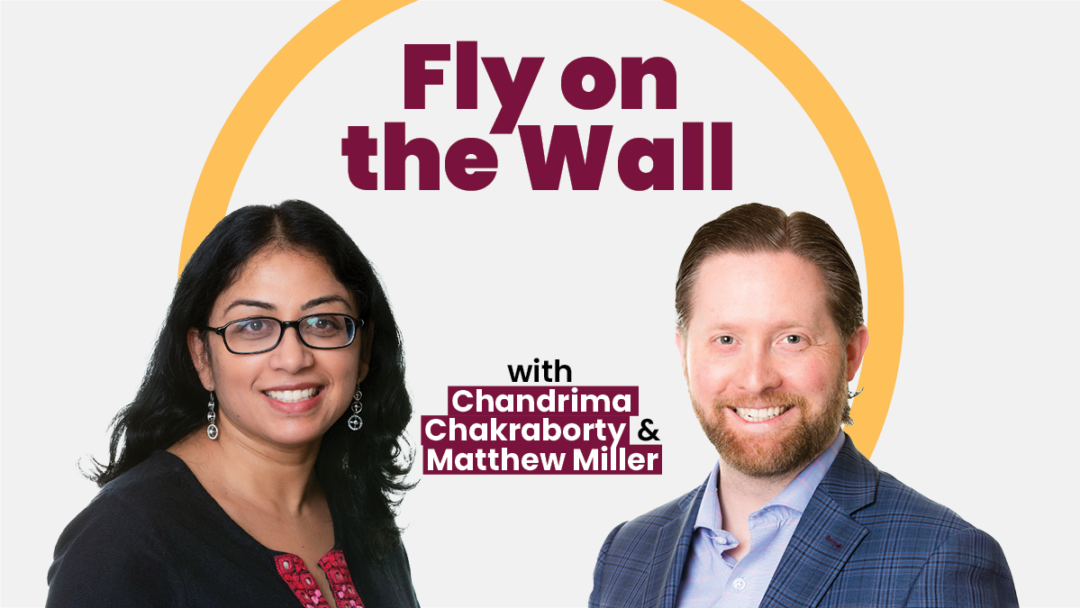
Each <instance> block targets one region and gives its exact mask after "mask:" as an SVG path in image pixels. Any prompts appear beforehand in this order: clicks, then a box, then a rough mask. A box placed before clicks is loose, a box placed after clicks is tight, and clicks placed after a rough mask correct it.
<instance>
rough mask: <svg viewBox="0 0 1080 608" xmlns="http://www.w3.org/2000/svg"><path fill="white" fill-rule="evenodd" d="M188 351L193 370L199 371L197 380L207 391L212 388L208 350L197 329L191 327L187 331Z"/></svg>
mask: <svg viewBox="0 0 1080 608" xmlns="http://www.w3.org/2000/svg"><path fill="white" fill-rule="evenodd" d="M187 347H188V353H190V354H191V362H192V363H194V364H195V371H197V372H199V381H201V382H202V385H203V388H205V389H206V390H208V391H212V390H214V373H213V371H211V370H210V351H208V350H207V348H206V342H203V339H202V337H201V336H199V330H197V329H195V328H194V327H192V328H191V329H189V330H188V332H187Z"/></svg>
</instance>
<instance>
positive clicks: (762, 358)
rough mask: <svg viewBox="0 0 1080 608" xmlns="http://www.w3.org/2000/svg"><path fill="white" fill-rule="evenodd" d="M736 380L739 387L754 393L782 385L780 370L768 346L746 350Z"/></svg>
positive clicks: (757, 393)
mask: <svg viewBox="0 0 1080 608" xmlns="http://www.w3.org/2000/svg"><path fill="white" fill-rule="evenodd" d="M736 382H737V384H738V385H739V388H741V389H743V390H744V391H746V392H748V393H751V394H754V395H759V394H761V393H763V392H765V391H767V390H769V389H774V388H777V387H779V386H780V372H779V370H778V369H777V368H776V365H775V362H774V361H773V359H772V354H771V353H770V352H769V349H768V348H766V347H756V348H752V349H748V350H747V351H746V353H745V356H744V359H743V365H742V368H741V369H740V373H739V377H738V378H736Z"/></svg>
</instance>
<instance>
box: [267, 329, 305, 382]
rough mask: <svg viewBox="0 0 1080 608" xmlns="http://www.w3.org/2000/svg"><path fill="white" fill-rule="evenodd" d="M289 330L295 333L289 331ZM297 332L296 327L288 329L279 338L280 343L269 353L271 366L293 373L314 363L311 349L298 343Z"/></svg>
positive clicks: (298, 336) (298, 334) (298, 335)
mask: <svg viewBox="0 0 1080 608" xmlns="http://www.w3.org/2000/svg"><path fill="white" fill-rule="evenodd" d="M290 329H294V330H296V331H289V330H290ZM299 331H300V330H299V328H297V327H290V328H287V329H286V330H285V334H284V335H283V336H281V343H280V344H278V345H277V348H275V349H274V350H272V351H270V352H271V353H272V355H273V356H272V357H271V364H272V365H274V366H275V367H277V368H279V369H283V370H285V371H288V372H290V373H294V372H297V371H299V370H302V369H304V368H305V367H308V366H310V365H311V364H312V363H314V361H315V357H314V355H313V354H312V353H311V349H310V348H308V347H307V346H304V343H303V342H301V341H300V333H299Z"/></svg>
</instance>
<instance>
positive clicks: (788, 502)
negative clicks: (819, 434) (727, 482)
mask: <svg viewBox="0 0 1080 608" xmlns="http://www.w3.org/2000/svg"><path fill="white" fill-rule="evenodd" d="M844 437H845V435H844V431H843V429H841V430H840V432H839V433H837V434H836V438H835V439H833V442H832V443H831V444H830V445H829V447H827V448H825V451H824V452H822V453H821V455H820V456H818V457H817V458H815V459H814V461H813V462H811V463H810V464H809V465H807V466H806V468H804V469H803V470H802V471H801V472H799V475H798V476H797V477H795V479H793V480H792V481H791V483H790V484H788V486H787V487H786V488H784V491H782V492H780V494H778V495H777V496H776V498H774V499H772V500H770V501H769V502H768V503H766V504H765V505H764V506H763V507H762V509H764V508H765V507H770V506H777V505H781V506H785V507H788V508H789V509H792V510H794V511H797V512H799V513H800V514H802V512H803V511H804V510H805V509H806V505H808V504H810V498H811V497H812V496H813V495H814V491H815V490H817V487H818V484H820V483H821V480H822V479H824V477H825V472H826V471H828V470H829V467H830V466H832V463H833V461H834V460H836V455H837V454H838V453H839V452H840V448H841V447H843V445H844ZM719 477H720V461H719V460H717V461H716V464H715V465H713V469H712V473H710V474H709V481H708V482H707V483H706V485H705V495H704V496H702V497H701V507H700V508H699V509H698V516H697V521H696V522H695V523H694V528H695V529H697V528H708V529H710V530H713V531H714V532H720V531H721V530H722V524H723V522H722V520H721V517H720V497H719V495H718V494H717V483H716V482H717V480H718V479H719Z"/></svg>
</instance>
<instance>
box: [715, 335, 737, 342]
mask: <svg viewBox="0 0 1080 608" xmlns="http://www.w3.org/2000/svg"><path fill="white" fill-rule="evenodd" d="M717 342H719V343H720V344H734V343H735V338H733V337H731V336H720V339H719V340H717Z"/></svg>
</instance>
